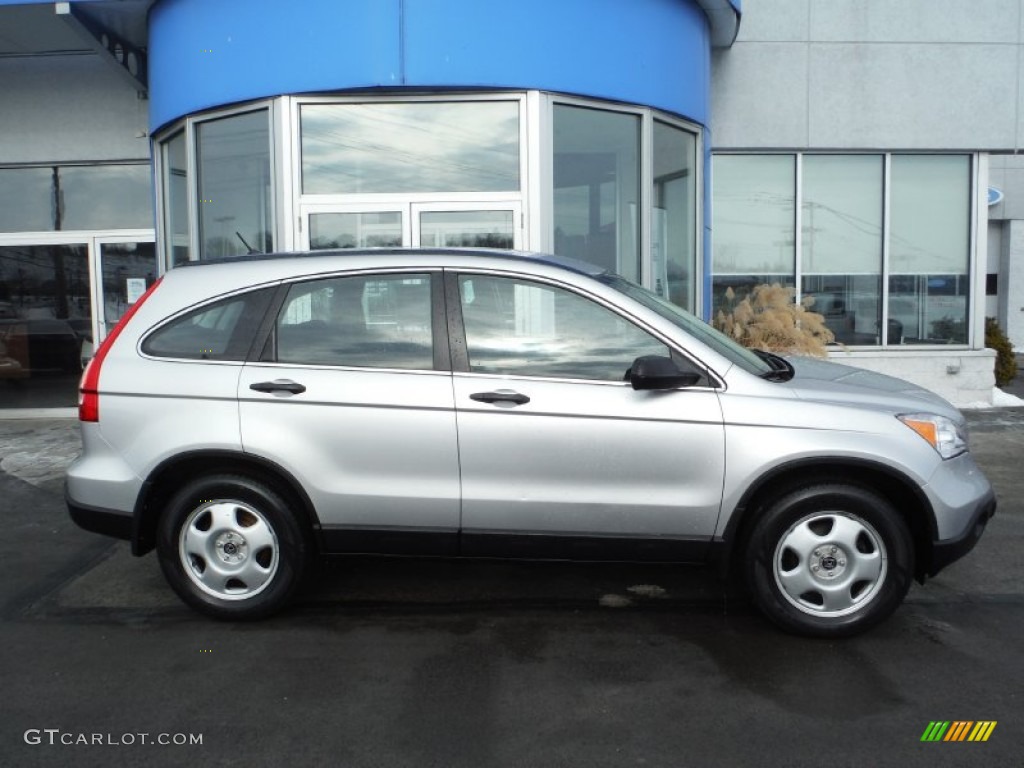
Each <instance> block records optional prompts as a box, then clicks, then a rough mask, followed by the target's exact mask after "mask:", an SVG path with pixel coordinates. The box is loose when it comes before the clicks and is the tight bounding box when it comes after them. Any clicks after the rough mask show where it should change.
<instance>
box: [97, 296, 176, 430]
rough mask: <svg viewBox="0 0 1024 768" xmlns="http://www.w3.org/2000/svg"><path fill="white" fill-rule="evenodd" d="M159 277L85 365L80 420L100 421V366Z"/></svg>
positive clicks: (129, 308) (125, 314)
mask: <svg viewBox="0 0 1024 768" xmlns="http://www.w3.org/2000/svg"><path fill="white" fill-rule="evenodd" d="M160 280H163V278H162V277H161V278H159V279H158V280H157V281H156V282H155V283H153V284H152V285H151V286H149V288H148V289H146V292H145V293H144V294H142V295H141V296H140V297H139V298H138V300H137V301H136V302H135V303H134V304H132V305H131V306H130V307H128V311H127V312H125V313H124V316H123V317H122V318H121V319H120V320H119V321H118V323H117V325H115V326H114V329H113V330H112V331H111V332H110V333H108V334H107V338H105V339H104V340H103V343H102V344H100V346H99V348H98V349H97V350H96V354H94V355H93V357H92V360H90V361H89V364H88V365H87V366H85V370H84V371H83V372H82V382H81V384H80V385H79V387H78V392H79V397H78V420H79V421H99V420H100V368H101V367H102V366H103V359H104V358H105V357H106V356H107V352H109V351H110V348H111V347H112V346H113V345H114V342H115V341H116V340H117V337H118V336H120V335H121V331H122V330H123V329H124V327H125V326H126V325H127V324H128V321H130V320H131V319H132V316H133V315H134V314H135V313H136V312H138V311H139V307H141V306H142V302H144V301H145V300H146V299H148V298H149V297H150V294H152V293H153V291H155V290H156V287H157V286H158V285H160Z"/></svg>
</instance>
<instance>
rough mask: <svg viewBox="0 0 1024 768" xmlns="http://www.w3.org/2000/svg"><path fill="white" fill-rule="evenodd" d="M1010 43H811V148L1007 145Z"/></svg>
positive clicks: (1013, 61) (1011, 122)
mask: <svg viewBox="0 0 1024 768" xmlns="http://www.w3.org/2000/svg"><path fill="white" fill-rule="evenodd" d="M1016 68H1017V50H1016V47H1015V46H1005V45H955V44H934V45H919V44H911V45H898V46H897V45H875V44H872V45H864V44H858V45H853V44H840V43H836V44H811V46H810V88H809V92H810V95H809V98H808V102H809V104H810V115H809V118H808V123H809V129H808V136H809V143H808V146H810V147H850V148H876V147H880V148H899V149H915V148H921V149H929V150H934V149H973V148H993V147H1003V146H1006V145H1007V144H1008V143H1012V141H1013V136H1014V128H1015V125H1016V120H1017V108H1016V82H1015V78H1014V77H1013V76H1012V73H1014V72H1015V71H1016Z"/></svg>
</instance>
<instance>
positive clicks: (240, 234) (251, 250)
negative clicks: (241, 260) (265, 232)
mask: <svg viewBox="0 0 1024 768" xmlns="http://www.w3.org/2000/svg"><path fill="white" fill-rule="evenodd" d="M235 234H236V235H238V239H239V240H241V241H242V245H244V246H245V247H246V248H248V249H249V252H248V253H247V254H246V255H247V256H248V255H251V254H254V253H263V251H257V250H256V249H255V248H253V247H252V246H251V245H249V244H248V243H247V242H245V238H244V237H242V233H241V232H238V231H236V232H235Z"/></svg>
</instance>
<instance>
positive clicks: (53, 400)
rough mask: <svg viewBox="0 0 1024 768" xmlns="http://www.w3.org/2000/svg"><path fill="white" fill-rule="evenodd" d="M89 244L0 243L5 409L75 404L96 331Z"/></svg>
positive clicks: (0, 373) (1, 402)
mask: <svg viewBox="0 0 1024 768" xmlns="http://www.w3.org/2000/svg"><path fill="white" fill-rule="evenodd" d="M90 297H91V293H90V289H89V260H88V247H87V245H86V244H85V243H81V244H72V245H66V244H65V245H8V246H0V407H7V408H15V407H26V406H31V407H35V408H57V407H72V406H74V405H76V404H77V399H78V380H79V378H80V377H81V374H82V364H81V357H82V345H83V343H86V342H87V341H88V339H89V338H90V337H91V331H92V314H91V298H90Z"/></svg>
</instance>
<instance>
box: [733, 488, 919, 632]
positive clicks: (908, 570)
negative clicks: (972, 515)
mask: <svg viewBox="0 0 1024 768" xmlns="http://www.w3.org/2000/svg"><path fill="white" fill-rule="evenodd" d="M743 557H744V560H745V562H744V571H745V576H746V581H747V586H748V589H749V591H750V594H751V595H752V597H753V600H754V603H755V604H756V605H757V607H758V608H759V609H760V610H761V611H762V612H763V613H764V614H765V615H766V616H767V617H768V618H769V619H771V620H772V621H773V622H775V623H776V624H777V625H779V626H780V627H782V628H783V629H785V630H787V631H789V632H794V633H796V634H801V635H810V636H816V637H842V636H849V635H854V634H857V633H858V632H863V631H864V630H866V629H868V628H869V627H872V626H874V625H875V624H878V623H879V622H880V621H882V620H884V619H886V618H887V617H888V616H889V615H890V614H892V612H893V611H894V610H896V608H897V607H898V606H899V605H900V603H901V602H902V601H903V598H904V596H905V595H906V594H907V590H908V589H909V588H910V582H911V579H912V578H913V570H914V552H913V544H912V540H911V537H910V532H909V530H908V529H907V525H906V522H905V521H904V520H903V518H902V517H901V516H900V514H899V513H898V512H897V510H896V509H895V508H894V507H893V505H892V504H891V503H890V502H889V501H887V500H886V499H885V498H883V497H882V496H879V495H878V494H876V493H874V492H872V491H869V490H867V489H865V488H862V487H859V486H856V485H847V484H843V483H837V484H829V485H815V486H811V487H808V488H803V489H800V490H795V491H791V492H789V493H786V494H785V495H783V496H781V497H780V498H778V499H776V500H774V501H773V502H771V503H770V504H769V505H768V506H767V507H766V508H764V509H763V510H762V513H761V514H760V515H759V517H758V520H757V522H756V523H755V525H754V527H753V529H752V530H751V532H750V536H749V538H748V539H747V543H746V547H745V551H744V552H743Z"/></svg>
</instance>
